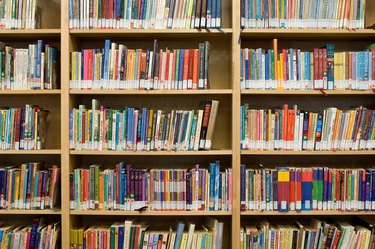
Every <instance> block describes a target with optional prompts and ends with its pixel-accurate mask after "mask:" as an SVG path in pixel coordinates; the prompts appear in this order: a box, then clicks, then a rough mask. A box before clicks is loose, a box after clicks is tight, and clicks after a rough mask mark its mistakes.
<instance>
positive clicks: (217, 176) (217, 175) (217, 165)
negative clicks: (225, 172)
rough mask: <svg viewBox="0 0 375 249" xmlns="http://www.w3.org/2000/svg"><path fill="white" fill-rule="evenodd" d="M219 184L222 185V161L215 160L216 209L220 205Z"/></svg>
mask: <svg viewBox="0 0 375 249" xmlns="http://www.w3.org/2000/svg"><path fill="white" fill-rule="evenodd" d="M219 185H220V161H216V162H215V192H214V194H215V199H214V210H215V211H216V210H218V206H219Z"/></svg>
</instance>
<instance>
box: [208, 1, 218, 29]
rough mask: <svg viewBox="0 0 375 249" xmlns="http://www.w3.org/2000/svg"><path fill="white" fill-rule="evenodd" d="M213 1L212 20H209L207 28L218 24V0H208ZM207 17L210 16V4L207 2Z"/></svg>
mask: <svg viewBox="0 0 375 249" xmlns="http://www.w3.org/2000/svg"><path fill="white" fill-rule="evenodd" d="M207 2H211V20H207V28H215V26H216V4H217V3H216V0H207ZM207 17H208V4H207Z"/></svg>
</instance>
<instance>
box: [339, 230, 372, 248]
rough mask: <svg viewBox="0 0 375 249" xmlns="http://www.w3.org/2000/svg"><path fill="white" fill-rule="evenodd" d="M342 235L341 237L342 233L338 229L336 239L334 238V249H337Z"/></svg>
mask: <svg viewBox="0 0 375 249" xmlns="http://www.w3.org/2000/svg"><path fill="white" fill-rule="evenodd" d="M340 235H341V231H340V230H339V229H336V233H335V237H334V238H333V243H332V249H336V248H337V244H338V243H339V238H340ZM374 241H375V240H374Z"/></svg>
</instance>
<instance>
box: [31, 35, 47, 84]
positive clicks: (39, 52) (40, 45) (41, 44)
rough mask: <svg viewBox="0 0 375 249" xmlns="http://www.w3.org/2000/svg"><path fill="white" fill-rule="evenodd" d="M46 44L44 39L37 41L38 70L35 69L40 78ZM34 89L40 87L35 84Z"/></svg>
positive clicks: (36, 75) (37, 76) (36, 76)
mask: <svg viewBox="0 0 375 249" xmlns="http://www.w3.org/2000/svg"><path fill="white" fill-rule="evenodd" d="M44 49H45V45H44V41H43V40H38V41H37V57H36V71H35V78H37V79H40V77H41V74H42V65H41V63H42V53H44ZM33 89H40V86H39V87H36V86H34V85H33Z"/></svg>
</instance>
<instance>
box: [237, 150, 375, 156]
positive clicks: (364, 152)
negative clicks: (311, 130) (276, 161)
mask: <svg viewBox="0 0 375 249" xmlns="http://www.w3.org/2000/svg"><path fill="white" fill-rule="evenodd" d="M241 155H269V156H273V155H274V156H282V155H290V156H312V155H316V156H340V155H341V156H360V155H375V150H355V151H352V150H348V151H293V150H275V151H263V150H242V151H241Z"/></svg>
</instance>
